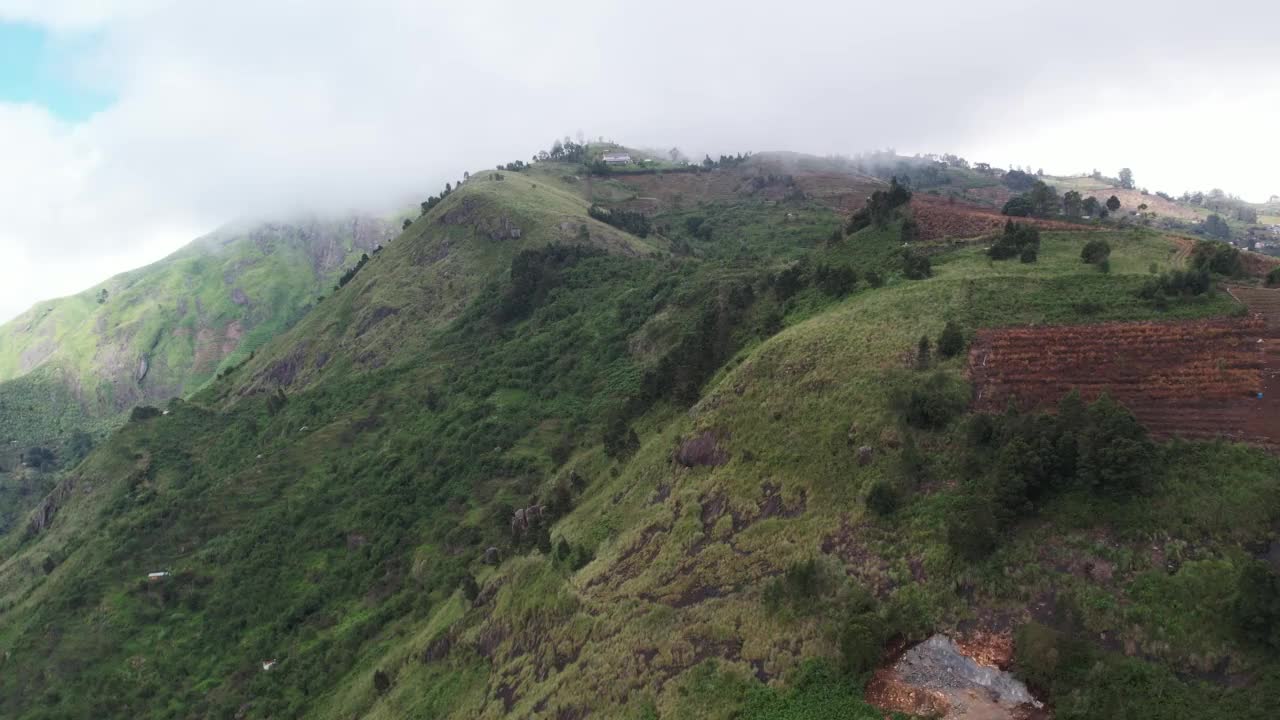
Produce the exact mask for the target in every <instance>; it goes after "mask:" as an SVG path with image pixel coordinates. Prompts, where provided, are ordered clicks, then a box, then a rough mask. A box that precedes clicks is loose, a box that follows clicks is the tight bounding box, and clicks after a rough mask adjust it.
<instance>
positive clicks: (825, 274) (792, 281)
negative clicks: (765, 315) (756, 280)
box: [767, 260, 880, 302]
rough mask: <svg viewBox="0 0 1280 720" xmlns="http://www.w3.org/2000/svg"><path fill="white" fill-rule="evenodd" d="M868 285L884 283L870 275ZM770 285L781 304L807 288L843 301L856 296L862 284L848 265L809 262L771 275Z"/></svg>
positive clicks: (769, 278) (800, 263)
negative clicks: (855, 289)
mask: <svg viewBox="0 0 1280 720" xmlns="http://www.w3.org/2000/svg"><path fill="white" fill-rule="evenodd" d="M867 282H868V283H869V284H871V285H873V286H875V285H878V284H879V283H880V276H879V275H877V274H876V273H874V272H872V273H868V274H867ZM767 284H768V287H769V288H770V289H772V290H773V294H774V297H776V298H777V299H778V301H779V302H786V301H787V300H789V299H791V298H792V297H793V296H794V295H795V294H796V293H798V292H800V291H801V290H803V289H805V288H806V287H810V286H812V287H816V288H818V289H819V290H820V291H822V292H823V293H824V294H826V295H830V296H832V297H836V298H841V297H844V296H846V295H848V294H849V293H851V292H853V289H854V288H855V287H856V286H857V284H858V271H857V270H854V269H853V268H852V267H849V266H848V265H828V264H826V263H818V264H817V265H816V266H810V265H809V263H807V262H805V261H803V260H802V261H800V262H796V263H793V264H791V265H788V266H787V267H785V268H783V269H782V270H779V271H778V272H776V273H772V274H770V275H769V277H768V279H767Z"/></svg>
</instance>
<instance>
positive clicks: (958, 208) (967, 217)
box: [911, 193, 1090, 240]
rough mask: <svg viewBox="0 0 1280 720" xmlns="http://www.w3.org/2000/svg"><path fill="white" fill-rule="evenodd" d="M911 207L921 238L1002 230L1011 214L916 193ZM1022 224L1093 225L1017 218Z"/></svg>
mask: <svg viewBox="0 0 1280 720" xmlns="http://www.w3.org/2000/svg"><path fill="white" fill-rule="evenodd" d="M911 208H912V211H913V213H914V216H915V219H916V222H917V223H919V224H920V239H921V240H941V239H944V238H972V237H978V236H980V235H988V234H991V233H996V232H1000V231H1001V230H1002V229H1003V228H1004V224H1005V222H1006V221H1008V220H1009V218H1008V217H1006V216H1004V215H1001V214H1000V213H998V212H996V211H994V210H990V209H987V208H983V207H978V206H977V205H968V204H965V203H960V202H952V201H950V200H948V199H945V198H941V197H938V196H936V195H923V194H920V193H916V194H915V195H914V196H913V197H912V198H911ZM1015 220H1016V221H1017V222H1019V223H1022V224H1026V225H1034V226H1036V227H1038V228H1040V229H1042V230H1088V229H1090V228H1088V227H1085V226H1082V225H1073V224H1072V223H1066V222H1058V221H1056V220H1040V219H1037V218H1015Z"/></svg>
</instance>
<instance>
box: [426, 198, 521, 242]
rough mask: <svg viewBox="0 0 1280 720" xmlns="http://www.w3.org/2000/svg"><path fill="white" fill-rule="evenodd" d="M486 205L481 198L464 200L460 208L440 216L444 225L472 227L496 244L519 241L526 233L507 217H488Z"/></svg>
mask: <svg viewBox="0 0 1280 720" xmlns="http://www.w3.org/2000/svg"><path fill="white" fill-rule="evenodd" d="M484 205H485V203H484V202H483V201H482V200H480V199H479V198H474V197H468V198H463V199H462V202H460V203H458V206H457V207H455V208H453V209H451V210H449V211H448V212H446V213H444V214H443V215H441V216H440V219H439V221H438V222H440V224H442V225H470V226H471V228H472V229H473V230H475V231H476V233H478V234H479V235H481V236H484V237H487V238H489V239H490V240H492V241H494V242H498V241H501V240H519V239H520V237H521V236H522V235H523V234H524V232H523V231H522V230H521V229H520V226H518V225H516V223H515V222H514V221H513V220H511V218H509V217H507V216H506V215H498V216H496V217H494V216H489V215H486V214H485V212H484Z"/></svg>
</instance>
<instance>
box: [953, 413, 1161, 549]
mask: <svg viewBox="0 0 1280 720" xmlns="http://www.w3.org/2000/svg"><path fill="white" fill-rule="evenodd" d="M967 434H968V444H969V449H970V453H971V457H970V461H969V465H970V467H971V468H974V469H975V470H979V471H981V469H986V472H985V476H983V477H981V478H980V479H979V480H978V481H977V482H975V483H974V487H973V488H972V489H971V492H970V493H969V497H967V498H966V499H965V501H964V502H963V503H962V506H961V507H960V508H959V511H958V512H956V513H954V514H953V516H952V520H951V522H949V523H948V527H947V537H948V542H949V543H950V545H951V546H952V549H953V551H955V552H956V553H957V554H959V555H961V556H964V557H968V558H971V559H976V558H980V557H982V556H984V555H985V554H987V553H988V552H990V551H991V550H992V549H994V547H995V545H996V543H997V541H998V539H999V534H1000V533H1001V532H1002V531H1003V530H1005V529H1007V528H1009V527H1010V526H1011V525H1013V524H1014V523H1015V522H1016V521H1017V520H1018V519H1020V518H1022V517H1024V516H1026V515H1028V514H1030V513H1033V512H1035V510H1036V508H1037V507H1039V506H1040V505H1041V504H1043V503H1044V502H1045V501H1047V500H1048V499H1049V498H1051V497H1053V496H1054V495H1055V494H1058V493H1062V492H1066V491H1071V490H1087V491H1089V492H1091V493H1094V494H1096V495H1100V496H1108V497H1113V498H1126V497H1129V496H1132V495H1136V494H1139V493H1142V492H1145V491H1146V490H1147V489H1148V488H1149V486H1150V483H1151V481H1152V479H1153V477H1154V472H1153V468H1154V467H1155V462H1156V459H1157V456H1156V451H1155V445H1154V444H1153V443H1152V442H1151V439H1150V438H1149V437H1148V435H1147V430H1146V428H1144V427H1143V426H1142V425H1141V424H1140V423H1139V422H1138V421H1137V419H1136V418H1135V417H1134V416H1133V414H1132V413H1130V412H1129V411H1128V410H1127V409H1126V408H1125V407H1124V406H1123V405H1120V404H1119V403H1117V402H1115V401H1114V400H1112V399H1111V398H1110V397H1108V396H1107V395H1103V396H1101V397H1099V398H1098V399H1097V400H1096V401H1094V402H1093V403H1092V404H1089V405H1086V404H1085V403H1084V401H1083V400H1082V399H1081V397H1080V394H1079V393H1078V392H1074V391H1073V392H1071V393H1069V394H1068V395H1067V396H1066V397H1064V398H1063V399H1062V401H1061V402H1060V403H1059V405H1058V412H1057V413H1056V414H1048V413H1035V414H1020V413H1017V412H1015V411H1012V410H1011V411H1010V412H1008V413H1006V414H1005V415H1003V416H992V415H975V416H973V418H972V419H971V420H970V424H969V428H968V433H967Z"/></svg>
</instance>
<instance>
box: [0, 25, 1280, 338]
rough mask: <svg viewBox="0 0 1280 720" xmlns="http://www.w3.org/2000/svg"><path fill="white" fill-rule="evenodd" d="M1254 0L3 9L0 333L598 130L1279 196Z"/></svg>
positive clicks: (713, 146)
mask: <svg viewBox="0 0 1280 720" xmlns="http://www.w3.org/2000/svg"><path fill="white" fill-rule="evenodd" d="M1277 27H1280V3H1274V2H1270V1H1258V0H1253V1H1249V2H1245V1H1243V0H1219V2H1216V3H1213V4H1211V5H1205V4H1203V3H1194V4H1193V3H1187V2H1181V1H1179V0H1165V1H1163V2H1146V1H1135V0H1129V1H1127V2H1126V1H1124V0H1118V1H1117V2H1112V3H1109V4H1104V5H1097V6H1089V5H1063V4H1061V3H1048V2H1043V3H1041V2H1035V1H1034V0H1016V1H1013V0H969V1H967V2H964V3H957V2H953V1H952V0H917V1H916V2H914V3H911V4H909V5H905V4H902V3H887V2H874V3H871V2H861V1H859V0H850V1H846V2H812V1H811V0H793V1H792V2H788V3H784V4H780V3H776V2H760V1H757V0H734V1H732V2H728V1H724V2H722V1H719V0H705V1H701V2H699V1H694V2H690V1H689V0H680V1H678V2H677V1H674V0H647V1H646V2H614V1H610V0H591V1H581V2H578V1H573V2H569V1H560V0H544V2H539V3H530V2H524V1H512V2H492V1H490V0H467V1H466V2H458V1H457V0H454V1H452V2H447V3H437V2H431V1H423V0H365V1H364V2H359V3H352V2H347V1H343V2H338V1H337V0H219V2H206V1H204V0H199V1H189V2H180V1H177V0H116V1H114V2H113V1H112V0H0V253H2V254H0V321H4V320H7V319H9V318H11V317H13V316H15V315H16V314H18V313H20V312H21V311H23V310H24V309H26V308H27V307H29V306H30V305H31V304H33V303H34V302H36V301H37V300H41V299H46V298H50V297H56V296H61V295H65V294H69V293H73V292H77V291H80V290H83V289H86V288H89V287H92V286H93V285H94V284H95V283H97V282H100V281H101V280H104V279H106V278H107V277H109V276H110V275H113V274H115V273H118V272H121V271H124V270H127V269H130V268H133V267H137V266H140V265H143V264H145V263H148V262H152V261H154V260H157V259H159V258H161V257H163V256H164V255H166V254H168V253H169V252H172V251H173V250H175V249H177V248H179V247H181V246H182V245H183V244H185V243H187V242H189V241H190V240H192V239H194V238H195V237H197V236H199V235H200V234H203V233H205V232H208V231H210V230H212V229H214V228H216V227H217V226H219V225H221V224H224V223H226V222H229V221H232V220H236V219H243V218H254V217H270V218H276V219H287V217H289V216H290V215H292V214H297V213H301V212H311V211H325V212H342V211H346V210H352V209H379V208H388V207H392V206H394V205H396V204H397V203H400V202H403V201H416V200H419V199H422V198H423V197H425V196H427V195H429V194H432V193H435V192H436V191H438V189H439V188H440V187H441V186H442V185H443V183H444V182H445V181H448V180H453V179H456V178H458V177H460V176H461V174H462V172H463V171H464V170H476V169H481V168H485V167H490V166H492V165H494V164H496V163H498V162H507V161H510V160H514V159H527V158H528V157H529V156H530V155H531V154H533V153H534V152H535V151H537V150H539V149H543V148H546V147H548V146H549V145H550V143H551V141H552V139H554V138H556V137H563V136H565V135H576V134H577V133H578V132H579V131H582V132H583V133H585V135H586V136H588V137H597V136H604V137H607V138H610V139H613V140H616V141H618V142H622V143H626V144H628V145H632V146H642V147H670V146H673V145H675V146H679V147H681V148H682V149H684V150H685V151H686V152H688V153H690V154H694V153H696V154H701V153H702V152H710V153H712V154H717V153H720V152H725V153H732V152H740V151H748V150H751V151H764V150H795V151H800V152H810V153H815V154H820V155H827V154H837V153H838V154H847V155H852V154H856V153H858V152H861V151H867V150H875V149H884V148H894V149H896V150H898V151H899V152H905V153H913V152H938V153H942V152H954V153H958V154H960V155H962V156H965V157H967V158H968V159H970V160H971V161H985V162H990V163H992V164H993V165H997V166H1001V167H1007V166H1009V165H1017V166H1032V167H1036V168H1044V169H1045V170H1046V171H1047V172H1049V173H1057V174H1068V173H1077V172H1089V171H1091V170H1093V169H1095V168H1097V169H1099V170H1102V171H1104V172H1106V173H1108V174H1114V173H1115V172H1116V171H1117V170H1118V169H1119V168H1120V167H1131V168H1133V170H1134V173H1135V175H1136V178H1137V182H1138V184H1139V186H1143V187H1149V188H1150V189H1151V190H1153V191H1154V190H1165V191H1167V192H1172V193H1181V192H1182V191H1184V190H1195V189H1205V190H1207V189H1209V188H1213V187H1220V188H1223V189H1226V190H1227V191H1229V192H1233V193H1236V194H1239V195H1241V196H1243V197H1245V198H1246V199H1249V200H1255V201H1261V200H1266V199H1267V198H1268V197H1269V196H1270V195H1271V194H1273V193H1280V171H1278V170H1277V168H1280V142H1278V141H1277V137H1276V132H1275V130H1274V128H1275V127H1276V126H1277V120H1276V118H1277V117H1280V35H1277V31H1276V28H1277Z"/></svg>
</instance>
